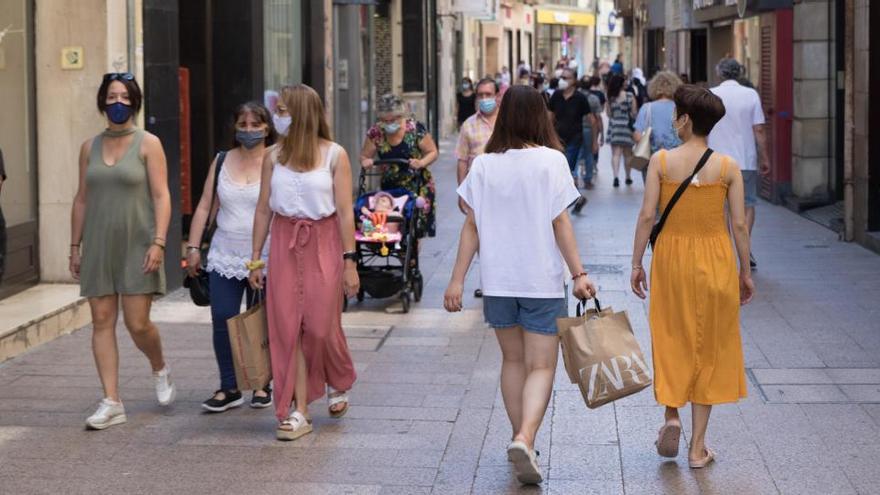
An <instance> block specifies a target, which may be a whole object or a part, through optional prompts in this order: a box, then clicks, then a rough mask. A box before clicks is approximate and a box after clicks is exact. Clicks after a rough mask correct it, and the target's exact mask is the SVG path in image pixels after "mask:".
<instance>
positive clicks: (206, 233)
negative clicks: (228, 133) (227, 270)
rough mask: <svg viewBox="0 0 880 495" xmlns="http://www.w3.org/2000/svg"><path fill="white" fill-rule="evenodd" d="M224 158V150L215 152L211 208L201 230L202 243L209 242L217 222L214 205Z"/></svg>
mask: <svg viewBox="0 0 880 495" xmlns="http://www.w3.org/2000/svg"><path fill="white" fill-rule="evenodd" d="M225 160H226V152H225V151H221V152H220V153H217V164H216V165H215V167H214V187H213V188H212V189H213V191H214V192H213V193H212V195H211V209H210V210H208V221H207V223H206V224H205V230H203V231H202V244H204V243H206V242H211V237H212V236H213V235H214V230H215V225H216V223H217V214H216V213H215V212H214V205H216V204H217V186H218V184H219V182H220V169H221V168H223V162H224V161H225Z"/></svg>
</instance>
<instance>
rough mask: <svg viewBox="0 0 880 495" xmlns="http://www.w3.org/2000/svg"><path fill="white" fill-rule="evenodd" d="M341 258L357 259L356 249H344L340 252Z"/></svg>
mask: <svg viewBox="0 0 880 495" xmlns="http://www.w3.org/2000/svg"><path fill="white" fill-rule="evenodd" d="M342 259H343V260H351V261H357V259H358V254H357V251H346V252H344V253H342Z"/></svg>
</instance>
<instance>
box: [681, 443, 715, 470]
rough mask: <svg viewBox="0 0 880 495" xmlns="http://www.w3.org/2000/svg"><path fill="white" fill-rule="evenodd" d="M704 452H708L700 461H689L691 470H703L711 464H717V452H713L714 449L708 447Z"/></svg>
mask: <svg viewBox="0 0 880 495" xmlns="http://www.w3.org/2000/svg"><path fill="white" fill-rule="evenodd" d="M704 450H705V451H706V457H704V458H702V459H700V460H699V461H691V460H688V465H689V466H690V467H691V469H702V468H704V467H706V466H708V465H709V464H711V463H713V462H715V452H714V451H712V449H710V448H709V447H706V448H705V449H704Z"/></svg>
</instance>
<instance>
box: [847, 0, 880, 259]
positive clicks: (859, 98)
mask: <svg viewBox="0 0 880 495" xmlns="http://www.w3.org/2000/svg"><path fill="white" fill-rule="evenodd" d="M869 4H870V0H855V5H854V7H855V12H854V14H855V15H854V16H853V21H854V25H853V51H854V53H853V66H854V71H853V143H852V144H853V155H852V156H853V160H852V164H853V177H852V179H853V230H854V234H855V238H856V240H857V241H859V242H862V243H868V236H867V231H868V230H869V228H868V213H869V208H870V204H869V202H868V196H869V191H870V172H869V169H870V168H874V170H875V171H876V170H877V169H878V168H877V166H876V165H874V166H873V167H872V164H871V162H870V159H871V158H872V157H870V156H869V153H868V147H869V144H868V143H869V139H870V121H871V119H870V114H869V103H870V101H869V91H870V83H871V81H870V36H871V34H870V32H871V30H870V28H871V27H872V26H870V23H869V18H870V11H869V9H870V6H869ZM875 7H877V5H876V3H875ZM873 27H875V28H876V26H873ZM873 158H874V160H876V159H877V158H876V157H873ZM874 194H878V192H877V191H876V190H875V191H874ZM874 214H875V215H876V214H877V213H876V212H875V213H874ZM872 245H873V246H874V248H875V249H877V248H878V247H877V240H876V238H874V240H873V244H872Z"/></svg>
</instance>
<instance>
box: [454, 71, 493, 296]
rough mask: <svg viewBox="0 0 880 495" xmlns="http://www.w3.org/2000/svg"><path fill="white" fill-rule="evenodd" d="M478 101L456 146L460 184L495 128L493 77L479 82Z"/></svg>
mask: <svg viewBox="0 0 880 495" xmlns="http://www.w3.org/2000/svg"><path fill="white" fill-rule="evenodd" d="M477 98H478V100H477V102H478V104H479V107H480V111H479V112H478V113H477V114H476V115H474V116H473V117H471V118H469V119H468V120H467V121H466V122H465V123H464V125H463V126H461V132H460V133H459V135H458V146H456V148H455V158H456V159H457V160H458V167H457V170H456V178H457V179H458V184H459V185H461V183H462V182H463V181H464V178H465V177H467V174H468V171H469V170H470V168H471V163H472V162H473V161H474V158H476V157H477V156H479V155H482V154H483V151H484V150H485V149H486V143H488V142H489V138H490V137H491V136H492V131H493V130H494V129H495V119H496V117H497V116H498V104H499V100H500V99H501V98H500V96H499V94H498V85H497V84H495V81H493V80H491V79H483V80H481V81H480V82H478V83H477ZM458 208H459V209H460V210H461V212H462V213H464V214H465V215H467V213H468V206H467V203H465V202H464V199H462V198H461V197H459V198H458ZM474 297H483V291H482V290H481V289H477V290H475V291H474Z"/></svg>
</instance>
